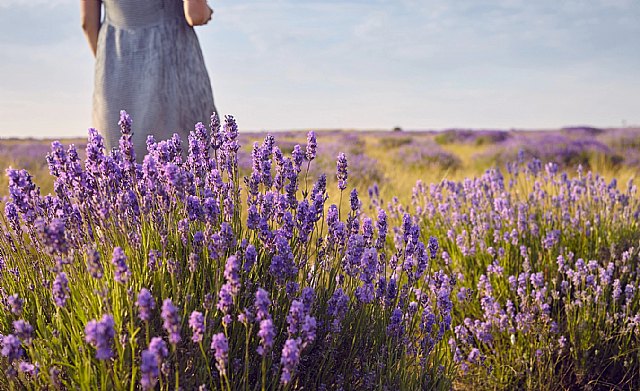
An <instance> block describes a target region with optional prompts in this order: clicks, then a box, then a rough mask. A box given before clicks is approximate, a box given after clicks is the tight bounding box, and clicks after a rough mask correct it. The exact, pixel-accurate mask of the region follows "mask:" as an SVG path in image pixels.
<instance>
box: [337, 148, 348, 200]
mask: <svg viewBox="0 0 640 391" xmlns="http://www.w3.org/2000/svg"><path fill="white" fill-rule="evenodd" d="M336 170H337V174H336V176H337V178H338V188H339V189H340V190H341V191H342V190H344V189H346V188H347V176H348V174H347V157H346V156H345V154H344V153H342V152H341V153H340V154H339V155H338V161H337V162H336Z"/></svg>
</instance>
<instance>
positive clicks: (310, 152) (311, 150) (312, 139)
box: [305, 130, 318, 161]
mask: <svg viewBox="0 0 640 391" xmlns="http://www.w3.org/2000/svg"><path fill="white" fill-rule="evenodd" d="M317 148H318V142H317V141H316V134H315V132H314V131H313V130H312V131H310V132H309V133H307V148H306V153H305V156H306V158H307V160H308V161H312V160H313V159H315V157H316V149H317Z"/></svg>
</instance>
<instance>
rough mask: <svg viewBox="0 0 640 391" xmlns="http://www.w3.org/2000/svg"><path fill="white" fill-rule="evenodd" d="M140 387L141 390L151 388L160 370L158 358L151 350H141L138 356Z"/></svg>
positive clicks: (153, 386)
mask: <svg viewBox="0 0 640 391" xmlns="http://www.w3.org/2000/svg"><path fill="white" fill-rule="evenodd" d="M140 373H141V377H140V387H141V388H142V389H143V390H152V389H154V388H155V386H156V383H157V382H158V376H159V375H160V370H159V368H158V360H157V358H156V356H155V354H154V353H153V352H152V351H151V350H148V349H147V350H143V351H142V354H141V356H140Z"/></svg>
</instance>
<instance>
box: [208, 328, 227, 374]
mask: <svg viewBox="0 0 640 391" xmlns="http://www.w3.org/2000/svg"><path fill="white" fill-rule="evenodd" d="M211 350H213V351H214V355H215V358H216V368H218V371H220V373H221V374H225V373H226V368H227V364H228V361H229V341H227V337H225V336H224V334H223V333H218V334H214V335H213V338H212V339H211Z"/></svg>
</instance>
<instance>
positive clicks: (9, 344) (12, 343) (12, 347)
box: [0, 334, 24, 363]
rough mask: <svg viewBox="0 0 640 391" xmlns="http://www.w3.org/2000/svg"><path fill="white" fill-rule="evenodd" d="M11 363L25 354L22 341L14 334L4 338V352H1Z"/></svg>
mask: <svg viewBox="0 0 640 391" xmlns="http://www.w3.org/2000/svg"><path fill="white" fill-rule="evenodd" d="M0 353H2V355H3V356H4V357H6V358H7V359H8V360H9V362H10V363H11V362H13V361H15V360H17V359H19V358H20V357H22V355H23V354H24V350H23V349H22V345H21V343H20V339H18V337H16V336H15V335H13V334H9V335H5V336H4V337H2V351H1V352H0Z"/></svg>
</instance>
